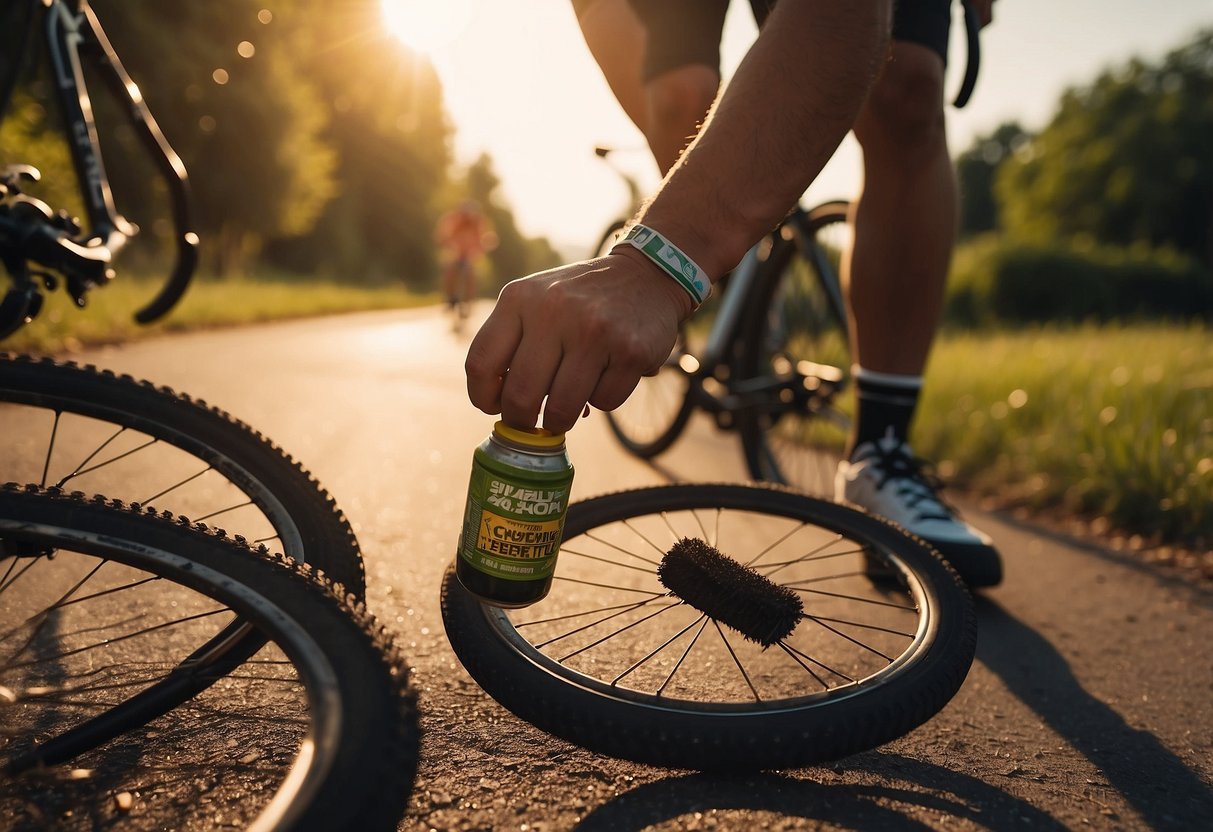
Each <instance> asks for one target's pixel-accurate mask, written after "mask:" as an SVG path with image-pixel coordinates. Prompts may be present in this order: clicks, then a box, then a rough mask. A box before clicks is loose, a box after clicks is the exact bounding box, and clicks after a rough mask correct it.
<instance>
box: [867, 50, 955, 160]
mask: <svg viewBox="0 0 1213 832" xmlns="http://www.w3.org/2000/svg"><path fill="white" fill-rule="evenodd" d="M855 136H856V138H857V139H858V140H859V142H860V144H862V145H863V146H864V150H865V151H866V152H869V153H871V152H880V153H905V154H912V155H913V156H918V155H920V154H923V153H935V152H939V151H940V150H943V151H944V152H946V150H947V138H946V132H945V127H944V107H943V62H942V61H941V60H940V59H939V57H938V56H937V55H935V53H934V52H931V51H930V50H927V49H924V48H923V47H918V46H914V45H912V44H898V45H896V46H895V47H894V52H893V59H892V60H891V61H890V62H889V63H888V64H887V65H886V66H885V69H884V72H883V73H882V75H881V76H880V78H879V80H878V81H877V82H876V85H875V86H874V87H873V89H872V92H871V94H870V95H869V96H868V101H867V103H866V104H865V105H864V108H863V111H862V112H861V114H860V116H859V119H858V120H857V121H856V124H855Z"/></svg>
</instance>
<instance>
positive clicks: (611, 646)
mask: <svg viewBox="0 0 1213 832" xmlns="http://www.w3.org/2000/svg"><path fill="white" fill-rule="evenodd" d="M658 501H659V500H658ZM669 509H670V510H662V507H661V506H660V505H654V506H652V507H651V510H647V509H646V513H644V514H637V515H635V516H628V517H626V518H618V519H616V520H613V521H611V522H609V523H603V524H598V525H595V526H594V527H593V528H589V529H584V530H580V529H577V528H574V529H573V532H574V533H573V534H572V536H571V537H567V538H566V541H565V543H564V544H563V546H562V549H561V555H560V561H559V565H558V567H557V573H556V580H555V583H554V586H553V591H552V593H551V594H550V595H549V597H548V599H547V600H545V601H544V602H541V603H540V604H537V605H535V606H534V607H530V608H527V609H525V610H513V611H508V612H507V611H504V610H499V609H495V608H489V607H484V608H483V609H484V613H485V615H486V617H487V618H488V621H489V623H490V625H491V626H492V627H493V629H494V630H495V631H496V633H497V635H498V637H499V638H501V639H502V640H503V641H505V642H506V643H507V644H508V645H509V647H510V649H512V650H514V651H516V652H517V653H519V654H520V655H522V656H524V657H525V658H527V659H528V660H529V661H530V662H532V663H533V664H534V665H536V666H537V667H538V668H541V669H542V670H543V671H544V672H547V673H550V674H552V675H554V676H556V677H559V678H560V679H561V680H562V681H564V682H568V683H570V684H574V685H578V686H580V687H583V688H587V689H590V690H593V691H596V692H598V693H600V694H603V695H606V696H610V697H613V698H617V699H624V700H627V701H628V702H629V703H632V704H635V705H639V706H647V707H651V708H656V709H662V710H666V711H694V712H697V713H703V712H708V711H710V712H715V713H720V714H748V713H765V712H770V711H774V710H782V709H791V708H809V707H814V706H817V705H821V704H824V703H826V702H831V703H832V702H837V701H838V700H840V699H843V698H847V697H851V696H855V695H858V694H860V693H863V692H866V691H869V690H871V689H873V688H874V687H877V686H882V685H885V684H887V683H889V682H891V681H893V680H895V679H896V678H897V677H899V676H900V675H901V674H903V673H904V672H906V671H907V670H908V669H909V668H911V667H912V666H913V665H914V664H915V663H916V661H917V660H918V659H919V658H920V657H921V656H922V655H923V653H924V651H925V650H926V649H927V648H928V647H929V645H930V640H931V639H930V634H931V631H932V628H933V627H934V626H935V622H936V617H937V608H936V607H935V605H934V602H933V601H932V596H931V593H930V592H929V591H927V588H926V587H925V586H924V584H923V583H922V581H921V579H920V577H919V575H918V573H917V571H916V570H915V568H913V567H912V565H910V564H908V563H907V562H906V560H904V559H903V558H902V557H901V556H900V555H899V554H898V553H897V552H895V551H893V550H891V549H890V548H888V547H887V546H886V547H881V548H880V549H873V548H872V547H870V546H869V547H867V548H865V547H864V546H863V545H861V544H859V543H857V542H856V540H854V539H853V537H854V536H853V535H852V534H851V533H849V532H847V531H846V530H843V529H840V528H836V527H835V528H826V527H823V526H819V525H813V524H803V523H802V522H801V521H800V520H799V519H798V518H796V517H794V516H790V515H788V514H783V515H780V516H775V515H772V514H770V513H769V511H768V510H767V509H761V510H758V511H754V510H747V509H744V508H743V507H741V506H738V505H734V506H731V507H729V508H717V507H715V506H708V505H698V506H694V507H688V506H680V507H678V508H676V509H675V508H674V507H669ZM570 522H571V523H572V522H573V519H572V518H571V520H570ZM579 531H584V533H578V532H579ZM692 535H694V536H699V537H701V538H703V539H705V540H708V541H709V542H712V543H713V544H714V545H716V546H717V548H719V549H720V550H721V551H724V552H727V553H729V554H730V555H731V556H733V557H735V558H736V560H738V561H739V562H743V563H745V562H749V563H750V564H751V565H752V566H755V567H757V568H758V569H759V570H760V571H761V572H763V573H764V574H766V575H767V576H768V577H770V578H771V579H772V580H773V581H775V582H776V583H779V584H781V585H784V586H791V587H795V588H796V591H797V592H798V594H799V595H801V596H803V597H805V598H811V599H812V600H811V602H806V604H805V608H806V612H808V614H809V615H810V616H811V617H810V618H806V619H804V620H803V621H801V623H800V624H799V625H797V628H796V630H795V631H794V632H793V633H792V634H791V636H789V637H788V638H787V639H785V640H782V641H780V642H779V643H778V644H777V645H775V646H773V647H771V648H769V649H767V650H763V649H762V648H761V646H760V645H757V644H752V643H751V642H750V641H748V640H746V639H744V638H743V637H741V636H740V635H739V634H738V633H736V632H735V631H732V630H731V629H730V628H729V627H727V625H720V624H718V623H717V622H715V621H713V620H711V619H705V618H703V616H702V614H701V613H700V612H699V611H698V610H695V609H693V608H692V607H690V606H689V605H687V604H680V603H678V602H677V600H676V599H673V598H670V597H669V596H668V595H667V594H666V592H665V589H664V587H662V586H661V585H660V583H659V581H658V580H657V578H656V575H655V571H656V563H657V561H658V558H660V554H659V553H660V550H661V547H662V546H664V545H667V544H669V543H672V542H673V541H674V540H675V539H676V538H678V537H679V536H692ZM886 539H887V535H886ZM747 541H748V542H747ZM793 553H795V554H793ZM873 574H879V576H880V577H881V579H882V580H881V581H880V586H875V585H873V583H872V581H871V580H870V576H871V575H873ZM827 587H828V588H827ZM877 628H879V629H877Z"/></svg>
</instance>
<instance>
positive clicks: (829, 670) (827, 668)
mask: <svg viewBox="0 0 1213 832" xmlns="http://www.w3.org/2000/svg"><path fill="white" fill-rule="evenodd" d="M779 646H780V647H782V648H783V649H784V650H785V651H786V652H788V653H791V654H795V655H796V656H799V657H800V658H802V659H804V660H805V661H807V662H812V663H813V664H815V665H817V666H818V667H820V668H821V669H822V670H824V671H826V672H827V673H832V674H834V675H835V676H837V677H838V678H839V679H846V680H847V681H848V682H854V681H855V680H854V679H852V678H851V677H850V676H848V675H847V674H845V673H843V672H842V671H841V670H835V669H834V668H832V667H830V666H829V665H828V664H826V663H825V662H821V661H818V660H817V659H815V658H813V657H812V656H810V655H809V654H808V653H805V652H804V651H803V650H797V649H796V648H795V647H793V646H792V645H790V644H785V643H784V642H782V641H781V642H779ZM810 672H812V671H810ZM813 677H814V678H818V677H817V674H816V673H814V674H813ZM819 681H820V680H819ZM826 688H827V689H828V688H829V685H826Z"/></svg>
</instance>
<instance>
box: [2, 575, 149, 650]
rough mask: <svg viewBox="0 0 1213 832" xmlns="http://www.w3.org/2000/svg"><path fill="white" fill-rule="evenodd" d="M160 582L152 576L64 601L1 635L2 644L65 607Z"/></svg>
mask: <svg viewBox="0 0 1213 832" xmlns="http://www.w3.org/2000/svg"><path fill="white" fill-rule="evenodd" d="M158 580H160V576H159V575H152V576H151V577H150V578H143V579H142V580H138V581H134V582H133V583H129V584H124V585H123V586H115V587H110V588H109V589H103V590H100V591H98V592H93V593H90V594H88V595H81V596H80V597H79V598H73V599H71V600H70V601H63V602H62V603H59V604H56V605H54V606H52V607H47V608H46V609H44V610H43V611H42V612H40V613H37V614H35V615H31V616H30V617H29V618H28V619H26V620H25V621H23V622H22V623H21V624H18V625H17V626H16V627H14V628H13V629H11V630H9V631H8V632H7V633H4V634H3V635H0V642H3V641H5V640H7V639H8V637H9V636H11V635H12V634H13V633H15V632H17V630H19V629H21V628H22V627H28V626H31V625H32V624H33V623H34V622H35V621H37V620H38V619H39V618H44V617H46V616H48V615H50V614H51V613H52V612H54V611H55V610H57V609H63V608H64V607H70V606H71V605H73V604H80V603H83V602H85V601H93V600H95V599H97V598H101V597H102V596H105V595H112V594H113V593H115V592H125V591H126V590H128V589H134V588H135V587H137V586H142V585H143V584H146V583H151V582H152V581H158Z"/></svg>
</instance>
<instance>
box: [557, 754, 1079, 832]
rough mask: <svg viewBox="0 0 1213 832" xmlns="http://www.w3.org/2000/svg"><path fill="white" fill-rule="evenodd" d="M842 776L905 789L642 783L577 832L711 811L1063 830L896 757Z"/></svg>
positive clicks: (852, 822) (785, 780)
mask: <svg viewBox="0 0 1213 832" xmlns="http://www.w3.org/2000/svg"><path fill="white" fill-rule="evenodd" d="M839 770H840V768H839V767H835V768H833V769H831V776H832V777H837V774H836V772H837V771H839ZM841 770H843V771H846V770H850V771H870V772H874V773H878V774H880V775H881V776H882V777H888V778H889V779H890V780H893V781H902V782H903V783H905V785H904V786H898V785H883V784H881V785H872V784H866V785H861V784H853V785H852V784H847V785H839V784H825V783H817V782H814V781H812V780H808V779H801V778H797V777H789V776H785V775H776V774H770V775H754V776H749V777H727V776H722V775H708V774H690V775H685V776H681V777H671V778H667V779H665V780H659V781H657V782H655V783H648V784H646V785H644V786H641V787H639V788H637V789H633V790H632V791H630V792H628V793H626V794H623V795H620V796H619V797H617V798H616V799H614V800H612V801H610V802H609V803H606V804H603V805H602V806H600V807H599V808H597V809H595V810H594V811H593V812H591V813H590V814H589V815H587V816H586V817H585V819H584V820H582V822H581V823H580V824H579V825H578V826H577V830H578V832H600V830H601V832H606V830H614V832H618V831H619V830H629V829H644V828H647V827H649V826H651V825H653V824H657V823H661V822H663V821H667V820H670V819H672V818H677V817H680V816H683V815H691V814H694V813H696V812H703V813H707V812H710V811H712V810H713V809H717V810H719V809H734V810H736V809H743V810H750V811H763V812H774V813H777V814H779V815H781V816H783V817H794V818H804V819H805V820H811V821H816V822H819V823H820V822H824V823H829V824H832V825H837V826H839V827H842V828H847V829H863V830H867V831H868V832H882V830H898V832H900V831H901V830H908V829H934V828H936V825H935V823H934V820H935V819H936V818H937V817H938V816H939V815H947V816H949V817H952V818H963V819H966V820H970V821H973V822H974V823H975V824H977V825H979V826H981V827H982V828H985V829H991V830H995V832H1000V831H1001V830H1006V832H1011V830H1019V829H1023V828H1025V827H1027V826H1029V825H1030V828H1032V829H1035V830H1045V832H1049V831H1050V830H1064V829H1065V827H1064V826H1063V825H1062V824H1060V823H1058V822H1057V821H1056V820H1054V819H1053V818H1052V817H1050V816H1049V815H1048V814H1046V813H1045V812H1042V811H1041V810H1039V809H1037V808H1036V807H1034V806H1032V805H1031V804H1029V803H1026V802H1024V801H1022V800H1020V799H1018V798H1016V797H1014V796H1012V795H1010V794H1008V793H1006V792H1004V791H1002V790H1001V789H998V788H996V787H995V786H991V785H990V784H989V783H985V782H983V781H981V780H978V779H977V778H975V777H970V776H969V775H967V774H962V773H960V772H956V771H952V770H950V769H947V768H944V767H942V766H937V765H933V764H931V763H926V762H923V761H921V760H915V759H911V758H909V757H903V756H901V755H899V754H886V753H882V752H869V753H866V754H860V755H857V756H855V757H852V758H850V759H848V760H847V761H846V762H845V763H844V764H843V765H842V766H841ZM813 771H814V770H813V769H806V770H805V771H804V774H805V776H807V777H811V776H812V774H813ZM924 787H925V788H926V789H928V790H929V791H924V790H923V789H924ZM993 807H997V811H993V810H992V809H993ZM928 820H929V821H930V822H927V821H928Z"/></svg>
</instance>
